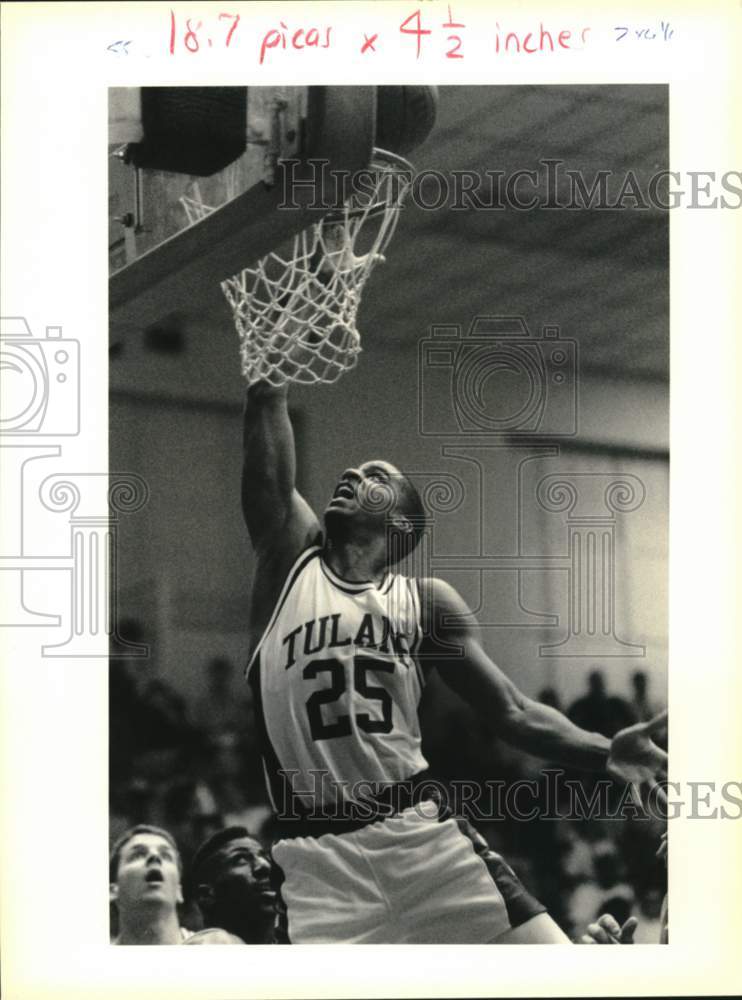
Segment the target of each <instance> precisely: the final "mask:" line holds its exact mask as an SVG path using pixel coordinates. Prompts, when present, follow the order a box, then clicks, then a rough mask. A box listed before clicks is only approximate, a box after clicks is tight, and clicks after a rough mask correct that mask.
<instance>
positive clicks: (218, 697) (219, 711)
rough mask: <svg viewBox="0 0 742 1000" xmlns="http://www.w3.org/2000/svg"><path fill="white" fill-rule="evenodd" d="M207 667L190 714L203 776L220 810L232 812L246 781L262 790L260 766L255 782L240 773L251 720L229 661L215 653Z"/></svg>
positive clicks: (241, 801) (239, 802)
mask: <svg viewBox="0 0 742 1000" xmlns="http://www.w3.org/2000/svg"><path fill="white" fill-rule="evenodd" d="M207 670H208V679H207V688H206V693H205V694H204V696H203V697H202V698H201V699H200V700H199V701H198V702H197V704H196V708H195V712H194V718H195V722H196V726H197V728H198V730H199V733H200V735H201V741H202V745H203V748H204V751H205V761H204V762H205V765H206V770H205V776H206V777H207V778H208V781H209V784H210V785H211V787H212V789H213V790H214V793H215V795H216V797H217V800H218V802H219V806H220V809H221V811H222V812H231V813H234V812H235V811H239V810H240V809H241V808H242V807H243V806H244V805H245V802H244V789H245V788H246V787H247V786H248V785H249V784H253V785H255V784H257V789H258V791H259V792H260V791H262V783H263V774H262V768H261V771H260V774H259V777H258V778H257V782H256V781H253V782H250V781H248V780H246V775H245V773H244V772H245V756H246V752H247V748H248V744H249V741H250V739H251V737H254V728H255V727H254V720H253V719H252V718H251V714H250V707H249V705H248V702H247V699H246V697H245V694H244V692H243V690H242V689H240V690H235V686H234V668H233V666H232V664H231V662H230V661H229V660H227V659H226V658H224V657H216V658H215V659H213V660H211V662H210V663H209V665H208V667H207Z"/></svg>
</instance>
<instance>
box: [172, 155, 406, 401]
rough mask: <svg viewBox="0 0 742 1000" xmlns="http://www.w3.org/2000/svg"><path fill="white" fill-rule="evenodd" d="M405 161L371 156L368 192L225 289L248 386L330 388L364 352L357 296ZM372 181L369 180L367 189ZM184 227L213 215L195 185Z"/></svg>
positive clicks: (387, 232) (395, 202) (391, 212)
mask: <svg viewBox="0 0 742 1000" xmlns="http://www.w3.org/2000/svg"><path fill="white" fill-rule="evenodd" d="M412 172H413V168H412V165H411V164H410V163H408V162H407V160H405V159H403V158H402V157H401V156H398V155H397V154H396V153H390V152H387V151H385V150H381V149H375V150H374V154H373V157H372V160H371V164H370V166H369V169H368V174H367V175H366V174H364V177H363V180H364V186H363V189H362V190H361V191H357V192H354V193H353V194H352V195H351V197H350V198H349V199H348V201H347V202H346V203H345V205H344V206H343V207H342V208H341V209H339V210H337V211H334V212H332V213H330V214H328V215H327V216H325V217H324V218H323V219H322V221H321V222H318V223H316V224H315V225H313V226H311V227H310V228H309V229H306V230H304V231H303V232H301V233H299V235H298V236H295V237H294V238H293V240H292V243H291V244H290V246H289V248H288V250H287V251H285V252H283V251H281V250H280V249H279V250H277V251H272V252H271V253H269V254H268V255H267V256H266V257H263V258H262V259H261V260H259V261H258V262H257V264H255V266H253V267H246V268H244V269H243V270H242V271H240V272H239V273H238V274H235V275H234V276H233V277H231V278H227V279H225V280H224V281H222V283H221V287H222V291H223V292H224V294H225V296H226V298H227V301H228V302H229V305H230V307H231V309H232V314H233V317H234V323H235V327H236V329H237V333H238V335H239V338H240V354H241V358H242V373H243V375H244V377H245V379H246V381H247V383H248V385H252V384H253V383H255V382H261V381H265V382H268V383H270V384H271V385H273V386H280V385H283V384H285V383H287V382H299V383H302V384H305V385H312V384H316V383H318V382H322V383H332V382H335V381H336V380H337V379H338V378H339V377H340V376H341V375H342V374H343V372H345V371H348V370H349V369H351V368H353V367H354V365H355V364H356V362H357V360H358V355H359V354H360V352H361V338H360V334H359V332H358V328H357V326H356V318H357V313H358V307H359V305H360V301H361V292H362V290H363V287H364V285H365V284H366V281H367V280H368V277H369V275H370V274H371V271H372V270H373V268H374V267H375V265H376V264H377V263H378V262H379V261H383V260H384V256H383V254H384V250H385V248H386V247H387V245H388V244H389V241H390V240H391V238H392V236H393V234H394V230H395V228H396V226H397V222H398V219H399V210H400V208H401V206H402V202H403V200H404V197H405V195H406V194H407V192H408V190H409V187H410V184H411V182H412ZM367 181H368V182H369V183H366V182H367ZM181 203H182V205H183V208H184V210H185V211H186V214H187V216H188V221H189V223H191V224H193V223H195V222H197V221H198V220H199V219H201V218H203V217H204V216H206V215H208V214H209V213H210V212H212V211H213V209H212V208H210V207H208V206H206V205H204V204H203V202H202V201H201V199H200V193H199V191H198V186H197V185H194V187H193V189H192V192H191V195H189V196H188V197H185V198H183V199H181Z"/></svg>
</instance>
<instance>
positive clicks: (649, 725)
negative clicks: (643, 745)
mask: <svg viewBox="0 0 742 1000" xmlns="http://www.w3.org/2000/svg"><path fill="white" fill-rule="evenodd" d="M643 725H644V731H645V733H648V734H649V735H650V736H651V735H653V734H654V733H661V732H662V731H663V730H664V729H667V709H665V710H664V711H663V712H658V714H657V715H655V716H654V718H652V719H649V720H648V721H647V722H645V723H644V724H643Z"/></svg>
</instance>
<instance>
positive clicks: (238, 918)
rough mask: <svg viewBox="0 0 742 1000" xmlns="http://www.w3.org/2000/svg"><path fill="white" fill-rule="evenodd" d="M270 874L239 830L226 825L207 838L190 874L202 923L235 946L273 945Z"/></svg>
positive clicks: (259, 851) (265, 857)
mask: <svg viewBox="0 0 742 1000" xmlns="http://www.w3.org/2000/svg"><path fill="white" fill-rule="evenodd" d="M272 871H273V866H272V864H271V859H270V856H269V854H268V853H267V852H266V851H265V850H264V849H263V847H262V846H261V845H260V843H259V842H258V841H257V840H255V838H254V837H251V836H250V833H249V831H248V830H247V829H246V828H245V827H244V826H230V827H227V828H226V829H224V830H219V831H218V832H217V833H215V834H214V835H213V836H211V837H209V839H208V840H206V841H205V842H204V843H203V844H202V845H201V846H200V847H199V849H198V850H197V851H196V854H195V857H194V858H193V862H192V865H191V875H190V882H191V884H192V885H193V888H194V894H195V897H196V901H197V902H198V905H199V908H200V910H201V912H202V914H203V916H204V920H205V922H206V923H208V924H209V925H210V926H211V927H214V928H221V929H222V930H223V931H226V932H228V934H229V935H230V936H234V937H236V938H237V939H239V943H240V944H243V943H244V944H271V943H273V925H274V922H275V913H276V906H275V904H276V890H275V889H274V888H273V886H272V884H271V875H272ZM196 937H197V938H198V935H196ZM188 943H189V944H197V943H200V942H199V940H193V939H191V940H189V941H188ZM209 943H214V942H213V940H212V941H210V942H209ZM217 943H219V942H217ZM235 943H237V942H235Z"/></svg>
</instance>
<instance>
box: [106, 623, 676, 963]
mask: <svg viewBox="0 0 742 1000" xmlns="http://www.w3.org/2000/svg"><path fill="white" fill-rule="evenodd" d="M127 638H129V639H130V640H131V641H141V639H142V638H143V637H142V635H141V630H140V629H139V628H138V626H137V624H136V623H133V622H132V623H129V624H128V633H127ZM135 663H136V661H133V660H127V659H124V658H121V659H118V658H116V656H115V655H114V656H112V658H111V660H110V685H109V711H110V755H109V766H110V786H109V787H110V837H111V847H112V850H113V848H114V845H116V843H117V841H119V840H120V838H121V837H122V836H126V835H129V834H128V832H130V831H131V829H132V828H134V827H137V826H138V825H142V826H144V827H145V828H149V829H150V831H151V830H152V829H154V830H155V831H157V832H155V833H151V832H147V831H146V829H145V831H144V832H142V833H140V834H138V835H136V836H134V837H133V838H131V837H130V839H129V841H128V844H129V849H130V850H131V849H132V844H133V845H134V846H135V847H136V846H137V845H139V846H140V847H141V844H140V842H142V841H144V842H145V844H146V846H147V849H148V850H149V859H150V860H149V861H148V862H147V861H142V863H146V864H149V865H151V866H154V867H157V868H160V867H162V868H163V870H164V869H166V868H167V865H168V864H170V865H171V866H172V864H173V863H175V867H176V869H177V874H178V878H177V882H178V885H179V886H180V891H181V895H182V896H183V899H182V901H181V900H180V899H176V903H177V924H178V927H179V928H180V930H179V931H178V933H180V934H187V935H188V936H189V938H190V932H198V934H196V936H195V937H194V939H193V941H192V942H190V943H193V944H198V943H212V942H213V941H214V938H213V936H211V937H210V936H209V935H208V934H205V932H204V931H203V930H202V929H203V928H204V927H206V928H208V927H209V926H214V924H213V919H214V913H213V908H212V911H210V910H209V905H208V899H207V898H206V896H204V892H205V890H204V889H203V886H202V888H201V895H200V896H199V882H198V871H197V869H200V870H201V873H203V871H206V869H207V868H208V867H209V864H210V865H211V867H212V868H214V865H215V863H216V862H219V864H222V865H224V864H227V862H225V861H224V858H227V860H228V856H229V855H230V853H234V854H235V857H237V856H238V855H240V852H241V856H242V857H243V861H244V866H243V869H241V870H240V872H241V874H240V873H239V872H238V874H240V878H242V882H240V878H238V880H237V891H238V892H239V893H242V894H244V893H245V891H246V889H245V880H247V882H249V883H254V882H255V881H256V879H257V884H258V888H259V895H260V894H262V895H261V902H260V903H259V904H257V909H258V911H260V907H261V905H262V904H265V906H266V907H267V908H268V909H270V910H271V912H272V907H273V904H274V901H275V898H276V896H275V889H276V887H275V886H271V885H269V875H270V862H269V858H268V854H267V853H266V849H267V848H268V847H269V845H270V841H271V837H272V832H273V830H272V818H271V810H270V807H269V805H268V802H267V798H266V794H265V788H264V783H263V774H262V765H261V761H260V756H259V751H258V745H257V738H256V729H255V718H254V711H253V706H252V702H251V699H250V695H249V689H248V687H247V686H246V685H245V684H244V683H243V682H242V679H241V677H240V676H239V674H238V672H237V671H236V669H235V667H234V665H233V664H232V663H231V662H230V661H229V660H228V659H226V658H222V657H219V658H214V659H213V660H211V662H209V663H208V664H206V665H205V673H206V684H205V690H204V694H203V695H202V697H201V698H200V699H197V700H194V701H193V702H190V703H189V702H188V701H187V700H186V699H185V698H184V697H183V696H182V695H181V694H180V693H179V692H178V691H177V690H175V689H174V688H173V687H172V686H171V685H169V684H168V683H167V682H166V681H165V680H163V679H162V678H161V677H158V676H157V675H156V672H155V671H154V670H153V669H152V666H151V664H150V665H147V666H145V667H137V666H136V665H134V664H135ZM431 687H433V689H434V688H435V685H431ZM539 697H540V700H541V701H543V702H545V703H547V704H551V705H552V706H554V707H556V708H560V709H561V710H563V711H565V712H566V714H567V715H568V716H569V718H570V719H572V721H573V722H575V723H576V724H578V725H580V726H581V727H583V728H585V729H587V730H590V731H592V732H600V733H602V734H603V735H605V736H607V737H611V736H613V735H615V733H616V732H617V731H618V730H619V729H621V728H623V727H625V726H627V725H630V724H631V723H633V722H636V721H646V720H648V719H649V718H651V717H652V716H653V715H655V714H656V712H657V711H658V710H659V709H660V708H661V707H662V705H661V704H659V703H655V701H654V698H653V695H652V693H651V689H650V685H649V682H648V677H647V674H646V673H645V672H642V671H637V672H636V673H634V675H633V677H632V683H631V689H630V691H628V692H626V693H625V695H621V694H618V693H616V692H614V691H611V690H610V689H609V687H608V685H607V682H606V679H605V673H604V671H602V670H601V669H599V668H597V667H596V668H595V669H593V670H592V672H591V673H590V674H589V677H588V684H587V690H586V691H585V693H584V694H583V695H582V696H580V697H579V698H577V700H575V701H574V702H573V703H572V704H570V705H566V706H565V705H562V704H561V703H560V696H559V692H557V691H555V690H553V689H545V690H544V691H542V692H541V694H540V696H539ZM449 706H450V699H449V698H446V699H445V700H444V699H442V698H436V692H435V689H434V690H433V691H431V692H430V696H429V697H428V698H427V701H426V703H424V705H423V707H422V710H421V714H422V716H423V733H424V734H427V736H426V738H425V740H424V745H423V750H424V752H425V755H426V757H427V759H428V761H429V763H430V773H431V776H432V777H435V778H436V779H438V780H440V781H441V783H443V784H446V783H449V784H450V783H452V782H453V783H455V782H457V781H461V780H466V781H469V782H471V781H474V782H477V781H479V782H482V783H484V782H486V781H487V780H488V779H492V778H493V776H496V777H497V778H498V779H502V780H504V781H505V782H516V781H523V780H530V781H532V782H535V783H539V782H543V781H544V780H545V778H544V771H545V770H548V769H549V768H556V767H557V765H548V763H547V764H546V765H545V764H544V762H543V761H536V760H534V759H531V758H529V757H527V756H526V755H524V754H523V753H522V752H520V751H512V750H511V749H509V748H508V747H506V746H505V745H504V744H502V743H500V742H499V741H497V740H492V739H491V738H489V739H488V738H487V737H486V736H485V735H484V734H483V732H482V731H481V727H480V726H479V725H478V723H477V721H476V719H475V718H474V716H473V714H472V713H470V712H469V710H468V709H466V708H465V707H463V706H457V707H456V708H454V709H453V710H452V709H451V708H450V707H449ZM426 716H427V720H426ZM565 778H567V779H569V781H571V782H577V783H579V784H581V786H582V787H583V789H584V791H585V796H586V800H589V798H590V795H591V792H592V790H593V789H594V786H595V782H596V780H598V778H597V776H596V775H588V774H580V773H577V772H574V773H568V774H565ZM601 780H605V776H602V779H601ZM620 795H621V790H620V789H614V790H611V793H610V796H609V798H611V797H612V799H611V800H612V801H614V802H615V801H619V799H620ZM552 805H553V804H552ZM559 815H560V817H561V818H558V819H543V818H536V819H533V820H530V821H523V820H522V819H520V820H519V819H516V818H514V817H512V816H508V815H497V816H496V817H491V818H489V819H478V820H477V822H476V825H477V827H478V829H479V830H480V831H481V832H482V834H483V835H484V836H485V837H486V838H487V840H488V842H489V844H490V846H491V847H492V848H493V849H494V850H496V851H498V852H501V853H502V854H503V855H504V856H505V857H506V859H507V860H508V863H509V864H510V865H511V866H512V867H513V868H514V869H515V870H516V872H517V874H518V875H519V877H520V878H521V880H522V881H523V882H524V884H525V885H526V886H527V887H528V889H529V890H530V892H531V893H532V894H533V895H535V896H536V897H537V898H538V899H540V900H541V901H542V902H543V903H544V904H545V905H546V906H547V908H548V909H549V912H550V913H551V914H552V916H553V917H554V918H555V920H556V921H557V922H558V923H559V924H560V926H561V927H562V928H563V929H564V930H565V932H566V933H567V934H568V935H569V936H570V937H572V938H573V939H577V938H578V937H579V936H580V935H581V934H582V933H584V931H585V928H586V927H587V926H588V924H589V923H591V922H592V921H594V920H595V919H596V918H597V916H598V915H599V914H605V913H608V914H611V915H612V916H613V917H615V919H616V921H618V923H619V924H623V923H624V922H625V921H626V919H627V918H628V917H629V916H635V917H637V918H638V920H639V924H638V929H637V931H636V935H635V940H636V941H645V940H646V941H649V942H656V941H657V940H658V939H659V923H660V910H661V906H662V901H663V898H664V896H665V893H666V880H667V879H666V870H665V866H664V863H663V862H662V861H661V860H658V859H657V858H656V857H655V854H656V850H657V845H658V843H659V842H660V838H661V836H662V833H663V831H664V829H665V824H664V823H663V821H662V820H660V819H658V818H653V817H652V816H647V815H646V813H644V814H642V815H640V816H636V817H634V818H632V817H626V816H623V817H621V818H608V817H603V818H597V819H596V818H590V819H588V818H585V817H584V816H572V817H571V818H570V817H568V816H566V815H565V813H564V812H563V811H561V810H560V811H559ZM230 830H231V831H232V834H231V835H230V833H229V831H230ZM225 831H226V833H225ZM234 831H237V832H236V833H235V832H234ZM248 831H249V833H248ZM168 838H169V839H170V841H171V844H170V847H164V848H163V845H165V844H167V842H168ZM220 838H221V839H220ZM225 838H226V839H225ZM230 838H231V839H230ZM209 843H211V844H212V847H209V848H208V849H207V851H206V853H204V850H203V848H204V845H209ZM214 843H215V844H216V848H214V847H213V844H214ZM152 844H154V845H155V847H156V848H157V850H155V848H153V847H152ZM158 845H159V846H158ZM160 848H162V849H163V850H164V853H165V855H167V854H168V852H170V853H172V854H173V856H174V857H175V858H176V859H177V862H171V861H170V860H169V859H168V858H167V857H165V858H162V859H160V860H157V858H156V855H157V854H158V851H159V849H160ZM145 854H146V851H145V850H144V847H141V849H140V851H139V858H140V861H141V859H142V858H143V857H144V855H145ZM114 855H115V860H116V865H119V864H120V858H121V857H124V855H122V854H121V851H120V849H119V853H118V855H116V852H115V851H114ZM215 859H216V862H215ZM263 859H265V861H263ZM125 860H126V859H125ZM113 861H114V857H113V856H112V872H111V880H112V885H117V884H118V873H117V871H116V870H114V869H115V867H116V866H115V865H114V863H113ZM207 862H208V864H207ZM264 865H265V869H264ZM217 867H218V866H217ZM227 867H229V865H228V864H227ZM237 869H239V865H237V866H236V868H235V867H234V866H233V871H234V870H237ZM126 870H128V869H126V866H124V871H126ZM209 870H211V869H209ZM194 872H196V878H195V882H194V877H193V873H194ZM256 872H257V875H256ZM152 881H153V886H152V888H151V892H152V893H153V894H157V893H159V892H162V891H165V889H166V888H167V886H168V883H167V880H166V879H165V880H163V883H162V886H160V883H159V879H158V878H157V877H156V876H153V877H152ZM154 883H157V884H156V885H155V884H154ZM181 883H182V884H181ZM147 891H150V890H149V889H148V890H147ZM225 891H227V890H225ZM230 891H234V890H230ZM207 896H208V893H207ZM228 896H229V891H227V897H228ZM251 905H252V909H253V910H255V905H256V904H255V900H254V899H253V902H252V904H251ZM237 909H238V910H239V907H237ZM111 912H112V933H113V935H114V937H117V936H118V935H120V934H121V927H120V922H119V905H118V904H117V903H116V902H115V901H114V904H113V905H112V911H111ZM220 916H221V922H219V923H217V924H216V926H218V927H219V928H221V929H222V930H226V931H230V932H231V933H232V934H234V935H235V936H236V940H235V941H230V940H226V939H225V940H220V941H219V942H218V943H241V940H244V934H246V933H247V934H250V935H251V939H252V940H255V939H258V940H260V939H261V937H260V935H261V934H262V933H263V931H264V929H265V928H264V927H263V926H262V924H261V921H260V920H258V921H257V924H258V927H257V930H256V929H255V928H253V929H252V930H251V929H249V928H248V929H246V928H245V927H244V926H243V925H242V924H241V923H240V921H241V920H242V921H244V914H243V916H242V917H238V918H234V917H232V916H230V915H229V913H227V917H226V924H225V917H224V913H221V914H220ZM209 918H211V923H210V920H209ZM173 919H174V918H173ZM226 925H229V926H226ZM184 928H185V930H183V929H184ZM235 928H240V929H241V930H242V933H240V929H237V930H235ZM172 930H173V928H172V927H171V928H170V932H172ZM228 936H229V935H228Z"/></svg>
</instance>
